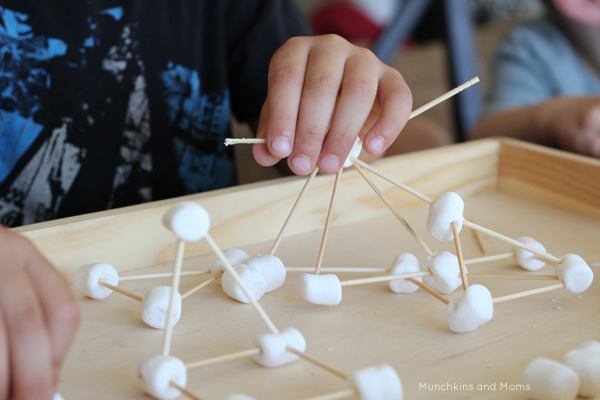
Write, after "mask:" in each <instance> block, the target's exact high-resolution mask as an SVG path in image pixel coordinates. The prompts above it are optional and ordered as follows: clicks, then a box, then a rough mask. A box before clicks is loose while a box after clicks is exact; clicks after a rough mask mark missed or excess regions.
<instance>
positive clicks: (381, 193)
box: [352, 164, 433, 257]
mask: <svg viewBox="0 0 600 400" xmlns="http://www.w3.org/2000/svg"><path fill="white" fill-rule="evenodd" d="M352 166H353V167H354V169H356V170H357V171H358V173H359V174H360V176H362V177H363V179H364V180H365V182H367V183H368V184H369V186H371V189H373V191H375V193H376V194H377V196H379V198H380V199H381V200H382V201H383V202H384V203H385V205H386V206H387V207H388V208H389V209H390V211H391V212H392V214H394V216H395V217H396V218H397V219H398V221H400V223H401V224H402V225H404V227H405V228H406V230H407V231H408V233H410V234H411V236H412V237H413V238H414V239H415V240H416V241H417V243H418V244H419V245H420V246H421V248H423V250H425V252H426V253H427V255H428V256H429V257H433V252H432V251H431V249H430V248H429V246H427V244H426V243H425V242H424V241H423V239H421V237H420V236H419V235H417V232H415V230H414V229H413V228H412V227H411V226H410V224H409V223H408V222H407V221H406V220H405V219H404V218H403V217H402V215H400V213H399V212H398V211H397V210H396V209H395V208H394V206H393V205H392V203H391V202H390V201H389V200H388V199H387V198H386V197H385V195H384V194H383V192H382V191H381V190H380V189H379V188H378V187H377V186H376V185H375V184H374V183H373V181H371V180H370V179H369V178H368V177H367V176H366V175H365V171H364V170H363V169H362V167H360V166H359V165H357V164H352Z"/></svg>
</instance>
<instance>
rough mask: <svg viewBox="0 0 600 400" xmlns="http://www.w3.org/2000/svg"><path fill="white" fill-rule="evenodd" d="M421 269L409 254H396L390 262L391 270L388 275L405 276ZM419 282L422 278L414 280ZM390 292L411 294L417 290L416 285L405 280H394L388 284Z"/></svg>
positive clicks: (417, 261) (415, 258)
mask: <svg viewBox="0 0 600 400" xmlns="http://www.w3.org/2000/svg"><path fill="white" fill-rule="evenodd" d="M420 270H421V267H420V265H419V260H417V257H415V256H414V255H412V254H410V253H402V254H398V255H397V256H396V258H394V261H393V262H392V269H391V270H390V275H398V274H406V273H410V272H419V271H420ZM414 279H416V280H418V281H419V282H422V281H423V278H421V277H417V278H414ZM388 286H389V288H390V290H391V291H392V292H394V293H413V292H415V291H417V290H418V289H419V287H418V286H417V285H415V284H414V283H412V282H409V281H407V280H406V279H394V280H393V281H390V282H389V283H388Z"/></svg>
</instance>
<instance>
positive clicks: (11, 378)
mask: <svg viewBox="0 0 600 400" xmlns="http://www.w3.org/2000/svg"><path fill="white" fill-rule="evenodd" d="M78 324H79V309H78V307H77V304H76V302H75V299H74V298H73V296H72V294H71V292H70V290H69V286H68V285H67V283H66V282H65V280H64V279H63V278H62V276H61V275H60V274H59V273H58V272H57V271H56V269H54V267H52V265H50V263H49V262H48V261H47V260H46V259H45V258H44V257H43V256H42V255H41V254H40V253H39V252H38V251H37V249H36V248H35V247H34V245H33V244H32V243H31V242H30V241H29V240H27V239H26V238H24V237H22V236H20V235H17V234H16V233H13V232H11V231H9V230H7V229H4V228H2V227H0V399H7V398H11V399H15V400H16V399H50V398H51V397H52V395H53V393H54V391H55V389H56V384H57V381H58V375H59V372H60V367H61V364H62V362H63V359H64V357H65V355H66V353H67V350H68V348H69V346H70V345H71V342H72V341H73V338H74V337H75V333H76V331H77V326H78Z"/></svg>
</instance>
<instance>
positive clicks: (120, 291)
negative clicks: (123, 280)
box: [98, 279, 142, 301]
mask: <svg viewBox="0 0 600 400" xmlns="http://www.w3.org/2000/svg"><path fill="white" fill-rule="evenodd" d="M98 285H100V286H104V287H105V288H107V289H110V290H112V291H113V292H117V293H121V294H123V295H125V296H127V297H130V298H132V299H134V300H137V301H142V296H138V295H137V294H135V293H131V292H129V291H127V290H125V289H121V288H120V287H117V286H114V285H111V284H110V283H107V282H104V281H103V280H101V279H99V280H98Z"/></svg>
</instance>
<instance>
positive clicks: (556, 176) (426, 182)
mask: <svg viewBox="0 0 600 400" xmlns="http://www.w3.org/2000/svg"><path fill="white" fill-rule="evenodd" d="M375 166H376V168H377V169H378V170H380V171H382V172H384V173H386V174H388V175H391V176H393V177H394V178H395V179H398V180H401V181H403V182H404V183H406V184H408V185H410V186H411V187H413V188H415V189H417V190H419V191H421V192H423V193H425V194H426V195H428V196H430V197H432V198H435V196H437V194H439V193H442V192H445V191H455V192H457V193H459V194H460V195H461V196H462V197H463V198H464V199H465V203H466V206H465V217H466V218H469V219H472V220H474V221H475V222H477V223H479V224H481V225H484V226H486V227H488V228H491V229H494V230H496V231H499V232H501V233H504V234H506V235H508V236H510V237H513V238H516V237H520V236H523V235H528V236H532V237H534V238H536V239H537V240H538V241H540V242H542V243H543V244H544V245H545V246H546V248H547V249H548V251H549V252H550V253H552V254H554V255H557V256H561V255H563V254H565V253H576V254H579V255H580V256H582V257H583V258H584V259H586V261H588V263H590V264H592V263H594V262H597V261H600V247H599V245H598V243H600V219H599V216H600V201H598V199H600V162H599V161H597V160H593V159H590V158H585V157H580V156H576V155H572V154H567V153H563V152H558V151H554V150H549V149H545V148H541V147H538V146H534V145H530V144H524V143H521V142H517V141H513V140H496V139H488V140H483V141H477V142H471V143H466V144H460V145H455V146H451V147H446V148H441V149H436V150H430V151H426V152H420V153H414V154H410V155H405V156H400V157H394V158H390V159H385V160H381V161H379V162H377V163H376V164H375ZM373 180H374V181H375V182H376V183H377V185H378V186H379V187H380V188H381V190H382V191H383V192H384V193H385V195H386V196H387V197H388V198H389V199H390V200H391V201H392V202H393V204H394V205H395V206H396V207H397V208H398V209H399V210H400V212H401V214H402V215H403V216H404V218H406V220H408V222H409V223H410V224H411V225H412V226H413V227H414V228H415V230H416V231H417V232H418V233H419V234H420V235H421V236H422V237H423V238H424V240H425V241H426V242H427V243H428V245H429V246H430V247H431V248H432V249H433V250H434V251H442V250H447V251H451V252H454V244H453V242H443V243H442V242H438V241H436V240H434V239H433V238H432V237H431V236H430V235H429V234H428V233H427V232H426V229H425V221H426V218H427V207H426V206H425V205H424V204H422V202H420V201H419V200H418V199H415V198H413V197H412V196H410V195H408V194H407V193H405V192H403V191H402V190H400V189H398V188H396V187H394V186H392V185H390V184H389V183H387V182H384V181H382V180H380V179H379V178H376V177H373ZM304 182H305V179H303V178H299V177H292V178H284V179H280V180H275V181H269V182H264V183H259V184H252V185H248V186H241V187H237V188H231V189H225V190H220V191H215V192H209V193H204V194H200V195H194V196H188V197H186V198H185V200H193V201H197V202H199V203H200V204H202V205H203V206H204V207H205V208H206V209H207V211H208V212H209V213H210V215H211V219H212V228H211V235H212V237H213V238H214V239H215V241H216V242H217V243H218V244H219V245H220V247H221V248H227V247H240V248H243V249H244V250H246V251H247V252H248V253H249V254H251V255H252V254H256V253H263V254H264V253H266V252H268V250H269V249H270V245H271V243H272V240H273V239H274V237H275V236H276V234H277V233H278V231H279V229H280V227H281V225H282V223H283V221H284V219H285V217H286V216H287V214H288V212H289V210H290V208H291V206H292V204H293V202H294V201H295V199H296V197H297V195H298V193H299V191H300V189H301V187H302V186H303V184H304ZM332 185H333V177H332V176H319V177H317V178H316V179H315V181H314V182H313V183H312V184H311V186H310V188H309V189H308V192H307V195H306V196H305V199H304V200H303V201H302V203H301V204H300V207H299V209H298V210H297V214H296V215H295V217H294V218H293V220H292V222H291V224H290V226H289V230H288V231H287V233H286V237H285V238H284V240H283V242H282V244H281V246H280V248H279V250H278V252H277V255H278V256H279V257H280V258H281V259H282V260H283V261H284V263H285V264H286V266H304V267H314V265H315V262H316V258H317V252H318V248H319V243H320V240H321V235H322V229H323V224H324V220H325V216H326V213H327V208H328V204H329V198H330V195H331V188H332ZM181 200H182V199H172V200H168V201H161V202H155V203H150V204H145V205H140V206H135V207H129V208H123V209H119V210H113V211H107V212H101V213H97V214H92V215H85V216H81V217H76V218H69V219H64V220H59V221H53V222H49V223H44V224H38V225H32V226H27V227H23V228H20V229H18V230H19V231H20V232H23V233H24V234H25V235H27V236H28V237H30V238H32V239H33V240H34V241H35V243H36V244H37V245H38V246H39V248H40V249H41V250H42V251H43V252H44V254H45V255H46V256H47V257H49V258H50V259H51V260H52V261H53V262H54V263H55V265H57V266H58V267H59V268H60V269H61V270H62V271H64V273H65V274H66V275H67V276H68V277H71V276H72V274H73V272H74V270H75V269H76V268H77V267H78V266H79V265H82V264H86V263H90V262H97V261H104V262H109V263H112V264H113V265H114V266H115V267H116V268H117V270H119V271H120V273H121V274H122V276H126V275H131V274H139V273H146V272H168V271H169V270H170V269H171V268H172V261H173V258H174V248H175V240H174V237H173V236H172V234H171V233H170V232H169V231H167V230H166V229H165V228H164V227H163V226H162V225H161V217H162V215H163V214H164V213H165V211H166V210H167V209H168V208H169V207H170V206H171V205H172V204H174V203H175V202H178V201H181ZM461 242H462V244H463V251H464V253H465V258H473V257H479V256H481V253H480V251H479V249H478V247H477V246H476V242H475V240H474V236H473V233H472V231H470V230H468V229H466V228H465V229H463V231H462V232H461ZM485 244H486V245H487V247H488V250H489V253H490V254H495V253H503V252H507V251H510V248H509V247H508V246H507V245H505V244H503V243H500V242H498V241H496V240H493V239H491V238H485ZM402 252H412V253H413V254H415V255H416V256H417V257H418V258H419V259H420V260H422V261H424V260H425V259H426V254H425V253H424V251H423V250H422V249H421V248H420V247H418V246H417V244H416V243H415V241H414V240H413V239H412V237H410V235H409V234H408V233H407V232H406V230H405V229H404V228H403V227H402V226H401V225H400V223H399V222H398V221H397V220H396V219H395V218H394V217H393V216H392V214H391V213H390V211H389V210H388V209H387V208H386V206H385V205H384V204H383V203H382V202H381V200H380V199H379V198H378V197H376V196H375V195H374V193H373V191H372V190H371V188H370V187H369V186H368V185H367V184H366V183H365V182H364V181H363V180H362V178H361V177H360V176H359V175H358V174H357V173H356V171H353V170H349V171H347V172H346V173H345V174H344V177H343V180H342V182H341V187H340V192H339V194H338V200H337V204H336V208H335V216H334V222H333V225H332V230H331V232H330V237H329V243H328V246H327V249H326V253H325V259H324V265H323V266H324V267H374V268H381V267H389V266H390V265H391V261H392V259H393V258H394V257H395V256H396V255H397V254H399V253H402ZM215 259H216V257H215V256H214V255H213V254H212V252H210V249H209V247H208V246H207V245H206V244H205V243H203V242H201V243H197V244H193V245H190V246H188V247H187V249H186V260H185V263H184V270H191V269H206V268H210V267H211V265H212V263H213V262H214V260H215ZM471 271H472V272H503V273H519V272H522V271H520V270H519V268H518V267H516V266H515V262H514V261H513V260H505V261H498V262H494V263H489V264H487V265H480V266H472V267H471ZM596 271H597V269H594V272H596ZM542 273H553V270H552V268H551V267H549V266H546V267H545V268H544V269H543V270H542ZM372 275H377V274H372ZM298 276H299V274H298V273H289V274H288V278H287V280H286V282H285V284H284V286H283V287H282V288H281V289H279V290H278V291H276V292H274V293H271V294H267V295H265V296H264V297H263V298H262V299H261V300H260V303H261V304H262V306H263V307H264V308H265V310H266V312H267V313H268V314H269V315H270V317H271V318H272V319H273V321H274V323H275V324H276V325H277V326H278V327H280V328H285V327H288V326H293V327H295V328H297V329H299V330H300V331H301V332H302V333H303V334H304V337H305V338H306V341H307V353H309V354H310V355H312V356H313V357H315V358H317V359H319V360H321V361H323V362H324V363H326V364H328V365H331V366H332V367H335V368H338V369H340V370H342V371H345V372H351V371H353V370H356V369H359V368H363V367H366V366H369V365H376V364H384V363H389V364H391V365H392V366H393V367H394V368H395V369H396V371H397V372H398V374H399V376H400V377H401V379H402V382H403V385H404V392H405V399H471V398H472V399H504V398H510V399H524V398H527V392H526V391H522V390H510V389H511V385H518V384H520V383H521V381H520V376H521V372H522V370H523V368H524V366H525V365H526V364H527V363H528V362H529V361H530V360H531V359H532V358H534V357H536V356H546V357H551V358H554V359H557V360H560V359H561V358H562V357H563V355H564V354H565V353H566V352H567V351H568V350H570V349H571V348H573V347H575V346H576V345H577V344H578V343H580V342H582V341H585V340H599V339H600V324H599V322H600V283H598V282H597V281H596V282H594V283H593V284H592V286H591V287H590V289H588V290H587V291H586V292H584V293H582V294H580V295H576V294H573V293H570V292H567V291H566V290H559V291H553V292H550V293H544V294H540V295H536V296H532V297H528V298H524V299H520V300H514V301H510V302H506V303H501V304H496V306H495V309H494V317H493V319H492V320H491V321H490V322H488V323H487V324H485V325H483V326H481V327H480V328H479V329H478V330H477V331H475V332H471V333H466V334H456V333H452V332H450V331H449V329H448V327H447V324H446V321H445V317H444V315H445V307H444V305H443V304H442V303H440V302H438V301H437V300H435V299H434V298H433V297H431V296H430V295H428V294H427V293H425V292H424V291H422V290H420V291H418V292H416V293H414V294H410V295H400V294H394V293H392V292H390V291H389V289H388V288H387V284H386V283H378V284H371V285H362V286H353V287H345V288H344V290H343V296H344V297H343V300H342V303H341V304H340V305H338V306H317V305H313V304H309V303H306V302H305V301H304V300H303V299H302V298H301V297H300V296H299V295H298V294H297V291H296V284H297V281H298ZM339 276H340V277H342V279H351V278H355V277H364V276H366V275H365V274H356V273H355V274H339ZM203 279H206V278H205V277H199V276H196V277H193V276H191V277H183V278H182V285H181V290H182V291H185V290H187V289H189V288H191V287H193V286H194V285H195V284H197V283H198V282H200V281H202V280H203ZM474 282H476V281H475V280H471V283H474ZM477 283H481V284H484V285H486V286H487V287H488V288H489V289H490V291H491V292H492V294H493V295H494V296H501V295H504V294H508V293H513V292H517V291H520V290H524V289H527V288H535V287H540V286H543V285H547V284H548V282H546V283H544V282H534V281H512V280H511V281H503V280H491V279H487V280H483V279H480V280H478V281H477ZM169 284H170V280H169V278H165V279H157V280H152V281H148V280H147V281H129V282H122V283H121V284H120V286H122V287H124V288H126V289H128V290H131V291H133V292H135V293H138V294H140V295H142V294H143V293H144V292H145V291H146V290H147V289H149V288H150V287H152V286H155V285H169ZM461 291H462V289H460V288H459V289H458V290H457V291H456V292H455V293H453V294H452V295H450V297H455V296H458V295H460V293H461ZM80 297H81V296H80ZM80 305H81V308H82V312H83V322H82V326H81V329H80V332H79V335H78V338H77V340H76V342H75V344H74V346H73V348H72V350H71V352H70V354H69V357H68V359H67V362H66V364H65V366H64V369H63V374H62V377H61V381H60V391H61V393H62V394H63V395H64V396H65V398H66V399H67V400H72V399H117V398H118V399H138V398H139V399H143V398H147V397H145V395H143V394H142V393H141V392H140V390H139V389H138V387H137V383H136V369H137V364H138V362H139V361H140V360H141V359H142V358H144V357H147V356H150V355H153V354H156V353H158V352H159V351H160V348H161V339H162V335H163V332H162V331H159V330H155V329H152V328H149V327H147V326H145V325H144V323H143V322H142V321H141V319H140V304H139V303H138V302H136V301H134V300H131V299H129V298H126V297H124V296H120V295H118V294H113V295H111V296H110V297H108V298H107V299H104V300H90V299H84V298H82V297H81V300H80ZM262 332H266V328H265V326H264V324H263V322H262V321H261V320H260V319H259V318H258V317H257V315H256V314H255V313H254V311H253V310H252V308H251V307H250V306H249V305H245V304H240V303H237V302H235V301H234V300H232V299H230V298H228V297H227V296H226V295H225V294H224V293H223V291H222V289H221V288H220V285H219V284H213V285H211V286H209V287H208V288H206V289H204V290H203V291H201V292H199V293H198V294H196V295H194V296H191V297H190V298H188V299H186V300H184V303H183V314H182V318H181V320H180V322H179V323H178V325H176V326H175V329H174V342H173V345H172V351H171V353H172V354H173V355H174V356H177V357H179V358H181V359H182V360H183V361H184V362H191V361H196V360H200V359H204V358H208V357H213V356H218V355H222V354H225V353H230V352H234V351H239V350H245V349H248V348H250V347H251V346H252V339H253V337H254V336H255V335H256V334H258V333H262ZM433 385H437V386H435V387H434V386H433ZM479 385H487V386H479ZM187 387H188V389H189V390H190V391H192V392H194V393H196V394H197V395H198V396H200V397H201V398H206V399H221V398H223V397H224V396H225V395H226V394H228V393H231V392H242V393H247V394H249V395H252V396H254V397H256V398H260V399H288V398H289V399H302V398H307V397H310V396H317V395H320V394H325V393H328V392H333V391H336V390H340V389H344V388H345V387H346V386H345V383H344V382H343V381H342V380H340V379H339V378H337V377H335V376H333V375H331V374H328V373H327V372H324V371H322V370H320V369H318V368H316V367H314V366H312V365H311V364H308V363H307V362H305V361H304V360H298V361H296V362H294V363H292V364H289V365H286V366H283V367H279V368H271V369H266V368H263V367H260V366H258V365H257V364H255V363H253V362H252V360H251V359H244V360H240V361H232V362H229V363H225V364H221V365H218V366H211V367H208V368H204V369H203V368H201V369H198V370H194V371H190V374H189V376H188V385H187ZM433 389H436V390H433ZM459 389H460V390H459Z"/></svg>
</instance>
